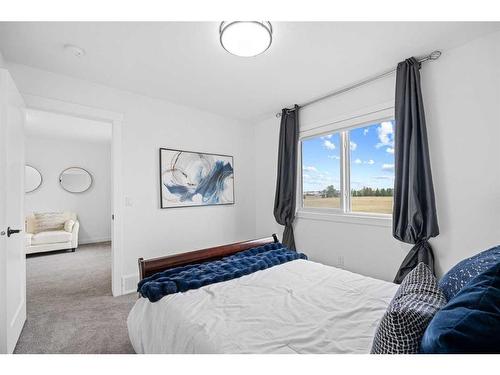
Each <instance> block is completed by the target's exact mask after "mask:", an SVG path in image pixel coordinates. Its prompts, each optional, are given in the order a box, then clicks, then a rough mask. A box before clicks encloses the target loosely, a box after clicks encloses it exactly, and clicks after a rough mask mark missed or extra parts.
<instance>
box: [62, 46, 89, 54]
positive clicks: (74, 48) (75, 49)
mask: <svg viewBox="0 0 500 375" xmlns="http://www.w3.org/2000/svg"><path fill="white" fill-rule="evenodd" d="M64 51H65V52H66V53H69V54H71V55H73V56H75V57H83V56H85V50H84V49H83V48H80V47H78V46H75V45H73V44H65V45H64Z"/></svg>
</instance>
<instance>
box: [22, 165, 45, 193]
mask: <svg viewBox="0 0 500 375" xmlns="http://www.w3.org/2000/svg"><path fill="white" fill-rule="evenodd" d="M41 184H42V174H41V173H40V172H39V171H38V169H36V168H34V167H32V166H31V165H25V166H24V192H25V193H31V192H32V191H35V190H36V189H38V188H39V187H40V185H41Z"/></svg>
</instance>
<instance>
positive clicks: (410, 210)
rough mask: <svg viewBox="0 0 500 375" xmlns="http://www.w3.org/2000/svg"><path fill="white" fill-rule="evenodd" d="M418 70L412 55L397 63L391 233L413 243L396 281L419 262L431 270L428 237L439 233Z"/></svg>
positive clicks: (431, 258)
mask: <svg viewBox="0 0 500 375" xmlns="http://www.w3.org/2000/svg"><path fill="white" fill-rule="evenodd" d="M419 70H420V63H419V62H418V61H417V60H416V59H415V58H413V57H412V58H409V59H407V60H405V61H402V62H400V63H399V64H398V69H397V76H396V106H395V111H396V126H395V136H394V139H395V152H394V157H395V173H396V177H395V181H394V210H393V236H394V237H395V238H396V239H398V240H400V241H403V242H406V243H410V244H414V246H413V248H412V249H411V250H410V252H409V253H408V255H407V256H406V258H405V259H404V261H403V263H402V264H401V266H400V268H399V270H398V273H397V274H396V277H395V279H394V282H395V283H398V284H399V283H401V281H402V280H403V279H404V277H405V276H406V274H408V273H409V272H410V271H411V270H412V269H413V268H414V267H416V266H417V264H418V263H420V262H424V263H425V264H427V265H428V266H429V268H430V269H431V270H432V271H433V272H434V254H433V252H432V248H431V246H430V244H429V243H428V240H429V238H431V237H435V236H437V235H438V234H439V226H438V220H437V215H436V204H435V200H434V188H433V185H432V173H431V164H430V160H429V147H428V144H427V130H426V127H425V114H424V103H423V100H422V92H421V88H420V72H419Z"/></svg>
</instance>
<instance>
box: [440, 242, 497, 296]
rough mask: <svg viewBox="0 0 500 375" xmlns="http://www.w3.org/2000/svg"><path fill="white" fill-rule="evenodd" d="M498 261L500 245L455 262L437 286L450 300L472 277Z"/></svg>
mask: <svg viewBox="0 0 500 375" xmlns="http://www.w3.org/2000/svg"><path fill="white" fill-rule="evenodd" d="M498 262H500V245H499V246H495V247H493V248H491V249H488V250H485V251H483V252H481V253H479V254H476V255H474V256H472V257H470V258H467V259H464V260H462V261H461V262H460V263H458V264H456V265H455V267H453V268H452V269H451V270H449V271H448V272H447V273H446V275H444V276H443V277H442V278H441V280H439V287H440V288H441V289H442V290H443V292H444V295H445V296H446V299H448V301H449V300H451V299H452V298H453V297H455V295H457V293H458V292H460V290H461V289H462V288H463V287H464V286H466V285H467V284H468V283H469V282H470V281H471V280H472V279H473V278H475V277H476V276H478V275H479V274H481V273H483V272H484V271H486V270H487V269H489V268H490V267H492V266H494V265H495V264H497V263H498Z"/></svg>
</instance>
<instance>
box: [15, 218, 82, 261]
mask: <svg viewBox="0 0 500 375" xmlns="http://www.w3.org/2000/svg"><path fill="white" fill-rule="evenodd" d="M25 225H26V254H32V253H41V252H45V251H54V250H63V249H71V250H72V251H73V252H74V251H75V250H76V248H77V247H78V231H79V229H80V223H79V222H78V218H77V216H76V214H75V213H73V212H59V213H40V214H39V213H36V214H30V215H28V216H27V217H26V223H25Z"/></svg>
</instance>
